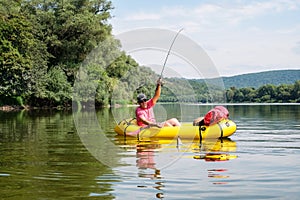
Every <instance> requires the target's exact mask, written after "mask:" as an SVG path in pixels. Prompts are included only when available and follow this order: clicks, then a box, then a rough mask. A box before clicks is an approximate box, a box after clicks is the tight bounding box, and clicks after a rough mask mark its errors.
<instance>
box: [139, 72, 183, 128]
mask: <svg viewBox="0 0 300 200" xmlns="http://www.w3.org/2000/svg"><path fill="white" fill-rule="evenodd" d="M161 85H162V79H161V78H159V79H158V80H157V86H156V90H155V94H154V96H153V97H152V98H151V99H149V100H148V99H147V97H146V95H145V94H139V95H138V96H137V101H138V104H139V107H137V109H136V111H135V114H136V120H137V124H138V125H139V126H147V125H155V126H159V127H163V126H180V123H179V121H178V120H177V119H176V118H172V119H168V120H167V121H164V122H161V123H156V120H155V117H154V113H153V107H154V106H155V104H156V102H157V100H158V99H159V97H160V92H161Z"/></svg>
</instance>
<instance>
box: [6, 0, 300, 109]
mask: <svg viewBox="0 0 300 200" xmlns="http://www.w3.org/2000/svg"><path fill="white" fill-rule="evenodd" d="M111 10H112V4H111V2H110V1H109V0H63V1H61V0H0V74H1V76H0V82H1V84H0V104H1V105H5V104H9V105H21V106H23V105H31V106H50V107H53V106H69V105H71V101H72V99H73V100H74V101H76V102H77V103H78V104H83V105H89V104H91V103H93V104H96V105H98V106H106V105H114V104H133V103H136V96H137V95H138V93H141V92H143V93H145V94H146V95H147V96H148V97H151V96H153V94H154V91H155V87H156V84H155V81H156V80H157V78H158V75H157V74H155V73H154V72H153V71H152V70H151V69H150V68H147V67H143V66H139V65H138V63H136V61H135V60H134V59H132V58H131V57H130V56H128V55H126V54H125V52H122V51H121V44H120V42H119V41H117V40H116V39H115V38H114V37H113V36H112V34H111V30H112V27H111V25H110V24H108V19H109V18H110V17H111V16H110V11H111ZM270 73H271V75H270ZM270 73H267V72H265V73H259V74H256V75H254V74H250V75H242V76H237V77H230V78H231V79H230V78H226V77H225V78H224V82H225V86H226V88H227V90H226V91H223V90H222V89H220V88H218V87H216V86H213V85H211V84H209V82H210V81H212V82H213V81H215V80H206V82H204V81H203V80H187V79H180V78H165V79H164V81H165V84H164V86H163V89H162V94H161V98H160V99H159V100H160V101H161V102H201V103H207V102H222V100H223V99H224V98H225V97H226V98H227V100H228V102H233V103H234V102H300V82H299V80H298V79H299V75H300V74H299V73H300V70H288V71H285V72H282V71H274V72H270ZM268 77H271V79H269V78H268ZM228 80H234V81H233V82H228ZM247 80H249V81H250V82H251V83H255V82H257V81H254V80H262V81H266V82H265V83H264V84H262V83H263V82H260V83H259V84H260V85H259V86H257V85H256V86H250V85H247V86H245V87H241V86H242V85H241V83H247V82H248V81H247ZM283 80H288V81H294V82H295V81H296V82H295V83H294V84H293V85H292V83H288V82H282V81H283ZM274 81H275V82H274ZM248 83H249V82H248ZM278 83H281V84H278ZM228 84H229V86H228ZM208 85H209V86H208Z"/></svg>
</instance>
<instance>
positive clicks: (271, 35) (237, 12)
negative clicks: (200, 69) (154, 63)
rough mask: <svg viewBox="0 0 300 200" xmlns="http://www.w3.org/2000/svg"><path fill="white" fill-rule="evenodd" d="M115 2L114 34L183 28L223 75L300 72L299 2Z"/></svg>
mask: <svg viewBox="0 0 300 200" xmlns="http://www.w3.org/2000/svg"><path fill="white" fill-rule="evenodd" d="M112 3H113V6H114V7H115V9H114V10H113V11H112V15H113V18H112V19H111V20H110V21H109V22H110V23H111V24H112V26H113V34H115V35H118V34H121V33H124V32H126V31H131V30H134V29H139V28H163V29H168V30H173V31H178V30H179V29H180V28H184V31H183V32H182V34H184V35H185V36H186V37H189V38H190V39H192V40H193V41H195V42H196V43H197V44H198V45H200V46H201V47H202V48H203V49H204V51H205V52H206V53H207V54H208V56H209V57H210V58H211V60H212V61H213V63H214V64H215V66H216V68H217V70H218V71H219V74H220V75H221V76H231V75H236V74H244V73H252V72H261V71H268V70H279V69H300V1H299V0H295V1H291V0H286V1H284V0H270V1H255V0H248V1H246V0H236V1H235V0H220V1H216V0H210V1H205V0H201V1H199V0H186V1H183V0H161V1H149V0H112ZM171 39H172V38H170V40H171ZM121 42H122V41H121ZM133 57H134V58H135V56H134V55H133ZM141 57H142V56H140V57H137V58H135V59H136V60H137V61H138V62H139V63H140V64H147V62H148V61H147V59H148V60H149V58H144V60H143V58H141ZM147 57H149V56H147ZM169 65H172V61H170V63H169ZM183 70H184V69H183ZM186 76H188V74H187V75H186ZM191 76H192V75H191Z"/></svg>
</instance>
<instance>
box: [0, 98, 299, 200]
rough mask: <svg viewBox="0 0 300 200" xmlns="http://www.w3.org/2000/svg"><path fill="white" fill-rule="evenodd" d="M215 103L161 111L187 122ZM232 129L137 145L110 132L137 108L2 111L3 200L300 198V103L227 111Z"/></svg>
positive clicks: (158, 112)
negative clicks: (225, 134)
mask: <svg viewBox="0 0 300 200" xmlns="http://www.w3.org/2000/svg"><path fill="white" fill-rule="evenodd" d="M211 107H212V106H211V105H189V104H182V105H181V104H160V105H157V107H156V109H155V113H156V117H157V119H158V120H161V121H162V120H164V119H166V118H169V117H177V118H178V119H180V121H192V120H193V119H194V118H196V117H198V116H200V115H203V114H204V113H205V112H206V111H208V110H209V109H210V108H211ZM226 107H227V108H228V110H229V112H230V118H231V119H232V120H233V121H234V122H235V123H236V124H237V131H236V133H235V134H234V135H232V136H231V137H230V138H229V139H223V140H220V139H219V140H212V141H209V140H207V141H203V142H201V145H200V142H199V141H185V140H183V141H180V144H179V145H178V141H176V140H169V141H162V140H161V141H140V142H137V141H136V140H135V139H129V138H124V137H123V136H116V134H115V132H114V126H115V125H116V122H117V121H119V120H120V119H122V118H127V117H130V116H133V112H134V109H135V108H134V107H126V108H112V109H109V108H105V109H101V110H97V111H96V112H95V111H85V112H74V113H73V112H72V111H49V110H33V111H20V112H0V153H1V154H0V155H1V156H0V197H1V199H5V200H8V199H9V200H13V199H20V200H27V199H28V200H29V199H30V200H32V199H290V200H291V199H298V198H299V196H300V175H299V171H300V159H299V157H300V105H299V104H284V105H281V104H274V105H268V104H251V105H226Z"/></svg>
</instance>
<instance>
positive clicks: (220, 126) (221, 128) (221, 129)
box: [217, 122, 223, 138]
mask: <svg viewBox="0 0 300 200" xmlns="http://www.w3.org/2000/svg"><path fill="white" fill-rule="evenodd" d="M217 124H218V126H219V128H220V131H221V136H220V138H222V137H223V127H222V125H221V124H220V123H219V122H218V123H217Z"/></svg>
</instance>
